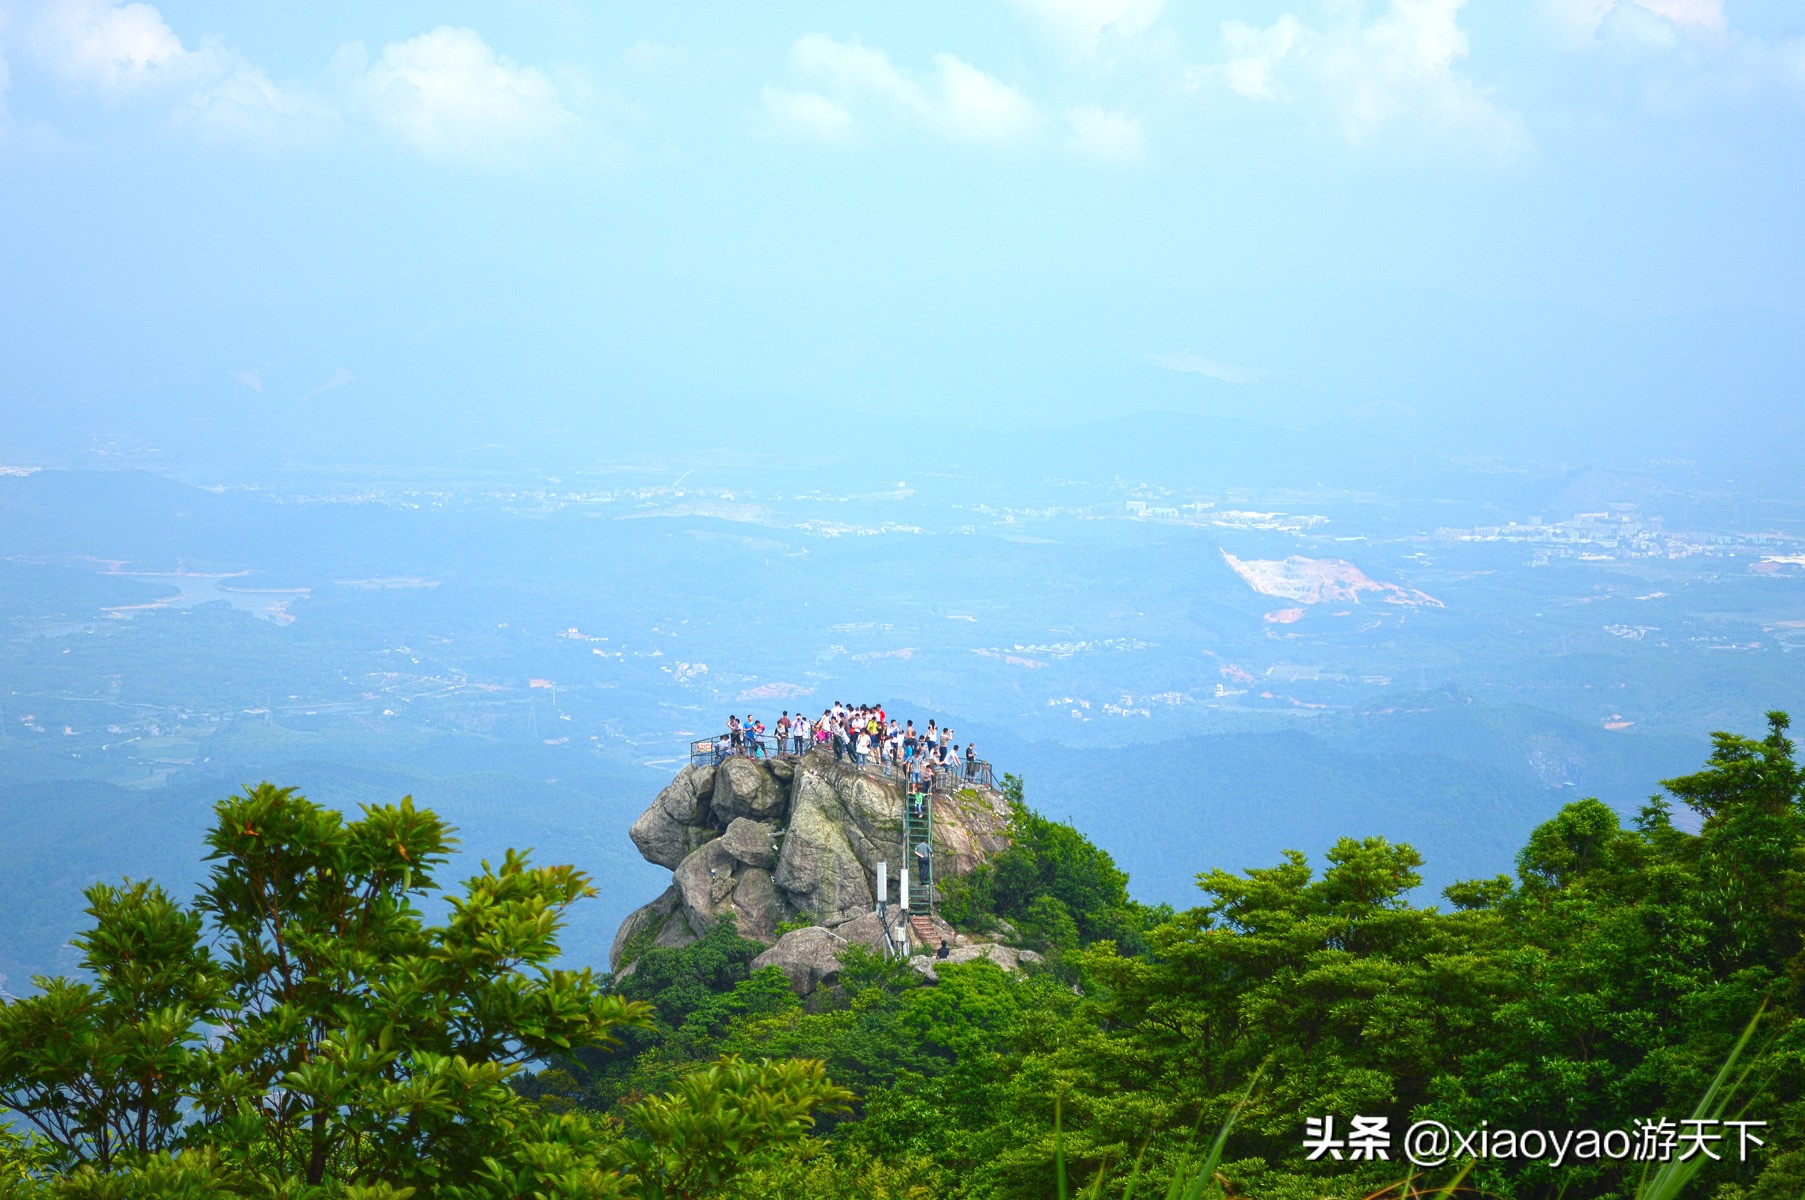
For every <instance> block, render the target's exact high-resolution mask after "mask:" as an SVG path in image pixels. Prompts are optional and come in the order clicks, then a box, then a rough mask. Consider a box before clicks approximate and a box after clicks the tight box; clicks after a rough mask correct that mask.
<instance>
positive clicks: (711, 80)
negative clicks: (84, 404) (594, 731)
mask: <svg viewBox="0 0 1805 1200" xmlns="http://www.w3.org/2000/svg"><path fill="white" fill-rule="evenodd" d="M0 87H3V90H0V279H3V280H4V285H3V286H4V290H3V293H0V304H3V305H4V309H0V315H4V316H6V317H7V318H8V324H9V325H10V326H11V327H12V330H13V334H12V337H11V339H10V341H9V343H8V346H7V347H6V349H8V357H9V358H10V359H11V361H12V364H13V370H12V371H11V372H8V373H10V374H11V375H12V376H13V378H11V379H7V378H5V377H4V376H3V375H0V404H3V403H10V404H18V403H20V402H21V401H22V399H23V398H30V399H32V400H33V401H34V402H37V403H39V404H58V403H63V402H65V401H66V402H68V403H72V404H73V403H77V402H79V401H81V400H82V398H84V397H86V398H92V397H95V396H111V397H118V396H122V395H126V394H128V393H130V392H131V391H132V389H140V390H141V389H143V388H146V387H151V386H160V385H168V386H170V387H177V388H178V389H179V387H180V386H183V385H184V384H183V381H188V382H189V383H192V384H193V385H194V386H195V387H197V388H201V389H202V390H205V389H208V388H218V387H225V388H228V389H230V388H233V387H237V388H242V389H245V390H247V391H248V392H249V393H251V394H253V395H263V394H266V389H268V390H269V391H276V390H281V389H283V388H285V389H287V390H286V392H284V394H285V395H289V396H292V397H294V398H296V399H297V401H298V400H300V399H304V398H308V397H317V396H318V395H320V394H323V391H322V389H323V390H324V391H331V390H334V389H340V390H345V389H351V388H353V387H354V386H357V387H363V388H365V389H366V390H367V391H368V392H369V397H368V401H366V402H377V403H381V402H383V401H384V400H385V399H386V398H388V397H390V396H391V395H392V394H393V393H396V392H397V391H406V390H407V386H408V383H407V381H408V380H420V379H425V378H430V377H435V376H434V372H435V371H439V372H441V373H443V372H447V371H449V372H450V373H451V374H455V375H457V376H458V377H459V378H465V377H468V376H469V375H470V369H469V368H468V367H460V368H457V369H456V370H455V371H452V370H451V369H450V368H448V367H446V366H445V365H444V362H445V361H447V360H446V359H445V353H446V352H445V351H443V349H442V348H435V347H439V343H438V342H435V341H434V339H435V338H438V339H440V340H441V341H443V340H446V339H449V340H451V341H458V340H460V336H459V335H457V334H456V333H455V331H456V330H458V329H464V328H478V327H482V328H502V327H511V328H522V329H528V330H530V332H529V333H528V334H525V335H523V336H524V339H525V340H524V341H520V340H519V339H516V344H518V345H526V343H529V342H530V343H531V345H530V346H529V347H528V348H526V349H523V350H521V351H520V357H521V363H519V364H516V366H520V367H521V368H522V369H523V370H524V371H525V372H526V374H527V375H530V376H532V377H533V378H535V379H561V380H572V379H575V380H581V379H583V378H585V377H587V376H591V375H593V376H594V377H595V378H596V379H600V380H604V383H603V384H602V385H599V386H598V389H597V390H596V391H595V393H594V394H587V393H583V390H582V388H581V387H580V386H578V385H576V384H572V385H570V387H569V388H567V389H566V390H567V391H568V393H569V395H570V396H581V398H579V399H568V400H567V401H553V400H546V401H545V403H547V404H549V405H554V406H555V405H556V404H559V403H569V404H578V405H580V406H583V407H585V408H586V409H590V410H595V411H606V410H608V409H609V407H610V406H611V405H616V406H618V405H622V404H635V403H638V404H658V405H667V404H668V405H677V406H679V407H681V405H682V404H684V403H686V402H687V401H685V400H684V397H689V398H690V400H694V398H695V397H696V396H701V395H704V394H707V395H712V396H715V397H730V396H734V395H742V396H755V397H766V398H768V397H772V396H778V397H790V398H793V399H794V400H795V402H796V403H799V404H800V403H808V404H816V403H831V402H832V400H833V398H834V397H835V396H841V395H848V394H853V395H864V394H882V395H884V396H885V397H886V398H889V399H892V400H894V401H895V402H896V403H899V404H904V405H907V406H910V407H911V410H912V411H921V412H923V413H942V412H948V411H953V410H950V409H948V408H946V407H944V404H952V403H954V402H955V401H956V405H957V409H956V410H957V411H958V412H959V413H960V414H963V415H969V414H970V413H972V412H973V411H974V408H973V406H974V405H975V406H976V409H975V411H978V412H983V411H986V409H985V406H986V405H987V404H989V403H990V401H991V399H995V403H996V405H997V407H996V412H995V415H996V416H997V418H998V419H1000V420H1010V419H1019V418H1021V417H1023V416H1027V415H1033V414H1034V413H1037V412H1040V413H1048V414H1051V415H1053V416H1055V417H1058V418H1060V419H1074V418H1077V417H1082V416H1084V415H1088V414H1094V413H1098V412H1108V411H1113V410H1116V409H1121V408H1124V407H1126V408H1133V407H1137V406H1152V407H1158V406H1159V405H1161V404H1166V403H1171V402H1174V401H1172V399H1171V397H1172V396H1173V395H1175V394H1177V393H1175V392H1174V391H1173V389H1174V388H1182V387H1185V386H1190V385H1193V384H1196V385H1199V386H1205V387H1209V388H1216V389H1218V391H1222V392H1224V393H1232V394H1233V395H1234V396H1235V397H1241V396H1243V395H1245V396H1250V397H1262V396H1275V395H1280V394H1282V392H1283V387H1284V385H1286V384H1287V383H1290V384H1293V385H1296V386H1297V387H1301V388H1304V389H1306V390H1308V389H1317V390H1318V391H1320V390H1321V389H1323V388H1324V387H1331V386H1333V385H1334V384H1333V381H1335V380H1347V381H1350V382H1349V387H1350V388H1351V389H1352V392H1358V393H1360V395H1358V396H1354V397H1353V399H1362V397H1364V399H1366V400H1370V399H1371V395H1368V394H1367V393H1374V394H1376V393H1379V392H1383V393H1385V394H1387V395H1393V396H1395V397H1397V398H1399V399H1400V400H1401V402H1403V403H1406V404H1417V405H1421V404H1425V403H1429V404H1432V403H1433V397H1432V396H1430V395H1428V393H1431V392H1433V391H1434V390H1435V389H1436V387H1437V386H1440V384H1438V382H1437V381H1438V380H1439V381H1446V380H1449V379H1455V378H1458V377H1459V375H1460V374H1461V372H1462V370H1463V369H1471V370H1472V371H1489V370H1491V369H1492V365H1493V364H1495V363H1498V362H1509V361H1510V360H1511V359H1512V352H1511V350H1510V348H1509V347H1508V346H1502V345H1497V344H1493V345H1488V346H1482V345H1475V344H1470V343H1471V342H1472V339H1474V338H1475V337H1480V335H1479V334H1476V333H1475V331H1476V330H1477V331H1482V330H1484V329H1487V328H1494V329H1497V330H1498V331H1499V336H1500V337H1501V338H1504V339H1506V340H1508V339H1509V338H1510V337H1514V336H1517V335H1518V332H1520V331H1521V330H1531V332H1528V333H1523V334H1522V336H1523V337H1525V338H1527V339H1529V340H1530V341H1535V340H1536V339H1541V340H1542V342H1546V341H1547V339H1549V338H1555V340H1556V341H1558V340H1559V338H1558V336H1557V335H1558V332H1559V331H1560V330H1563V329H1571V328H1577V327H1580V326H1584V327H1586V328H1588V329H1590V328H1593V327H1596V328H1598V329H1602V330H1609V329H1614V328H1618V327H1621V326H1624V325H1625V324H1626V323H1628V324H1631V325H1634V324H1635V323H1644V324H1645V325H1646V323H1649V322H1653V323H1655V324H1654V325H1653V326H1649V328H1653V329H1655V330H1656V331H1657V332H1655V333H1653V334H1650V335H1649V336H1650V337H1653V338H1654V339H1655V340H1656V342H1657V343H1660V344H1666V343H1669V342H1671V341H1672V340H1673V339H1674V337H1675V331H1676V330H1677V331H1679V336H1680V337H1681V338H1682V340H1683V338H1684V334H1685V331H1686V330H1687V329H1689V328H1693V327H1695V326H1694V323H1695V322H1696V327H1697V328H1701V329H1709V330H1711V331H1714V332H1712V333H1711V335H1710V337H1708V338H1705V339H1704V341H1705V342H1706V343H1708V344H1701V347H1700V350H1699V355H1700V359H1699V361H1698V362H1695V363H1693V364H1692V366H1691V367H1690V368H1689V369H1690V370H1693V371H1694V372H1695V373H1696V374H1697V375H1698V377H1699V378H1710V377H1712V373H1713V372H1716V374H1717V377H1720V378H1721V377H1724V376H1726V375H1729V376H1734V377H1736V378H1738V379H1740V378H1742V377H1743V376H1745V375H1748V374H1755V375H1760V374H1763V373H1765V374H1767V375H1770V376H1771V375H1772V374H1773V373H1774V372H1776V371H1785V370H1789V369H1790V367H1789V366H1787V365H1786V363H1790V362H1791V360H1786V362H1785V363H1779V362H1778V360H1776V363H1772V364H1770V363H1766V362H1765V360H1764V359H1763V357H1762V356H1763V355H1765V354H1767V353H1768V349H1763V347H1769V345H1770V343H1785V342H1786V341H1788V340H1790V338H1791V337H1792V334H1793V333H1794V332H1796V329H1795V325H1796V322H1797V321H1798V320H1799V319H1800V318H1801V317H1805V289H1802V287H1801V278H1802V271H1801V268H1802V267H1805V255H1802V253H1801V250H1802V245H1801V221H1800V217H1799V213H1800V211H1801V202H1800V192H1801V189H1800V183H1801V170H1800V168H1801V155H1802V154H1805V137H1801V133H1802V132H1805V120H1802V118H1805V8H1802V7H1801V6H1799V5H1797V4H1796V3H1781V2H1778V0H1766V2H1757V3H1736V2H1734V0H1532V2H1528V3H1508V4H1506V3H1486V4H1463V3H1461V2H1460V0H1390V2H1385V0H1372V2H1368V3H1359V2H1355V0H1281V2H1278V3H1253V2H1244V0H1216V2H1212V3H1176V2H1174V3H1162V2H1161V0H1003V2H999V3H989V4H986V3H972V2H965V3H958V4H923V5H910V6H896V5H877V4H857V3H839V4H788V5H762V6H756V8H754V6H747V5H728V4H690V5H649V4H648V5H588V4H575V3H559V2H552V0H543V2H538V0H513V2H511V3H489V4H468V3H438V4H432V5H426V4H414V3H405V2H390V3H385V4H383V5H380V6H372V5H367V4H339V3H325V2H322V3H314V4H309V5H305V6H299V5H274V4H250V3H244V2H242V0H240V2H236V3H223V2H215V3H181V2H173V0H172V2H169V3H163V4H160V5H155V6H153V5H150V4H145V3H132V4H118V3H112V2H109V0H0ZM1454 311H1458V312H1460V313H1463V314H1466V316H1465V317H1464V318H1463V319H1462V320H1461V321H1458V322H1455V324H1456V325H1458V326H1459V329H1460V330H1464V331H1465V332H1464V333H1463V332H1459V331H1458V330H1454V329H1453V328H1452V327H1443V326H1442V325H1441V324H1439V322H1440V321H1441V318H1442V317H1443V316H1445V315H1446V314H1447V313H1449V312H1454ZM1750 314H1754V315H1750ZM335 321H338V322H341V325H342V327H341V325H335ZM385 322H387V324H385ZM352 327H355V328H354V329H353V328H352ZM377 328H381V329H382V330H384V331H386V332H385V333H384V334H383V336H382V337H378V336H377V335H375V334H373V333H371V332H370V331H371V330H373V329H377ZM1726 329H1727V330H1728V331H1729V332H1728V333H1726V332H1725V331H1726ZM448 330H450V331H453V332H449V333H448V332H447V331H448ZM1750 330H1753V331H1755V332H1753V333H1748V331H1750ZM359 331H361V332H359ZM1535 331H1540V332H1535ZM1745 333H1747V334H1748V337H1752V338H1753V339H1754V342H1753V343H1752V344H1751V345H1752V347H1753V348H1750V347H1749V346H1745V347H1743V348H1742V349H1739V350H1737V351H1735V354H1736V356H1737V361H1736V362H1733V363H1725V362H1720V361H1713V360H1712V356H1714V355H1715V356H1721V355H1723V354H1725V353H1726V351H1725V350H1724V346H1725V345H1726V344H1727V343H1726V342H1725V340H1724V339H1725V337H1729V338H1730V340H1731V341H1732V342H1734V341H1735V340H1736V337H1738V336H1741V335H1743V334H1745ZM360 338H361V340H360ZM610 338H612V339H613V340H610ZM335 339H336V340H335ZM385 339H386V340H385ZM410 339H411V341H410ZM1438 339H1439V340H1438ZM1462 339H1466V340H1462ZM1764 339H1765V340H1764ZM462 340H467V339H462ZM1480 340H1483V338H1480ZM1629 340H1630V341H1631V342H1634V341H1635V338H1633V337H1632V338H1630V339H1629ZM1745 340H1746V339H1745ZM1525 344H1528V343H1527V342H1526V343H1525ZM1537 344H1538V345H1539V344H1541V342H1538V343H1537ZM1626 344H1627V343H1626ZM1549 345H1552V343H1549ZM597 347H601V349H597ZM1557 352H1558V354H1559V355H1564V356H1566V358H1565V359H1563V360H1562V362H1563V363H1564V364H1565V365H1566V366H1572V367H1574V368H1575V369H1579V368H1581V367H1583V365H1584V363H1585V361H1586V359H1587V347H1586V346H1585V345H1581V344H1563V346H1562V347H1560V348H1559V349H1558V351H1557V350H1554V349H1549V350H1547V351H1546V353H1547V354H1556V353H1557ZM1623 352H1624V353H1626V354H1633V353H1634V352H1633V351H1629V350H1625V351H1623ZM1537 353H1542V351H1537ZM435 355H437V358H436V359H435ZM1074 356H1078V357H1077V358H1075V357H1074ZM598 357H600V358H605V359H607V362H606V363H598V361H597V359H598ZM1078 358H1082V359H1083V364H1082V365H1075V364H1077V362H1078ZM1425 364H1432V366H1430V365H1425ZM1556 366H1557V367H1561V364H1556ZM508 369H512V368H508ZM1562 369H1564V367H1562ZM535 373H536V374H535ZM289 376H292V378H289ZM266 377H267V379H266ZM1012 379H1015V380H1027V381H1029V382H1027V383H1023V384H1022V385H1021V386H1019V387H1015V388H1013V390H1012V386H1011V384H1010V383H1009V381H1010V380H1012ZM278 380H280V381H281V382H280V384H278ZM335 380H336V381H337V382H334V381H335ZM958 380H967V381H972V380H975V381H976V382H972V383H970V385H969V387H965V388H964V389H963V390H962V387H961V385H959V384H958V383H957V382H956V381H958ZM197 381H198V382H197ZM233 381H236V382H233ZM748 381H750V382H748ZM1068 385H1069V386H1068ZM422 386H424V385H422ZM483 386H484V388H486V389H488V390H487V391H483V389H478V391H482V393H483V394H484V395H489V394H492V392H493V386H494V381H493V380H490V381H489V382H487V383H485V384H484V385H483ZM535 386H536V385H535ZM384 388H387V389H388V391H387V392H385V391H384V390H383V389H384ZM873 389H877V392H873ZM527 390H530V388H529V389H527ZM557 390H558V387H557V386H550V387H549V388H548V391H547V394H548V395H549V393H550V392H554V391H557ZM1068 393H1069V394H1068ZM473 395H474V393H473ZM8 397H10V399H8ZM949 397H951V399H948V398H949ZM160 402H161V403H168V404H172V405H177V406H178V407H179V405H180V400H179V398H177V399H169V400H166V401H160ZM761 402H762V401H761ZM1350 402H1351V401H1350ZM395 403H398V404H399V403H402V401H401V400H399V399H397V400H395ZM469 403H471V404H473V405H478V406H480V404H481V403H482V401H481V400H480V399H471V400H470V401H469ZM695 403H697V404H699V405H701V407H699V408H697V409H695V411H700V412H706V411H711V410H710V409H709V408H708V406H707V402H705V401H695ZM1225 403H1228V402H1225ZM1232 403H1235V404H1241V405H1244V406H1249V407H1251V409H1253V410H1255V411H1257V410H1258V408H1259V406H1260V405H1261V404H1262V403H1267V401H1265V400H1262V399H1257V398H1256V399H1248V400H1242V399H1235V400H1234V401H1232ZM937 406H941V407H937Z"/></svg>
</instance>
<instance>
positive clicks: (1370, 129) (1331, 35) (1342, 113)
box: [1188, 0, 1528, 158]
mask: <svg viewBox="0 0 1805 1200" xmlns="http://www.w3.org/2000/svg"><path fill="white" fill-rule="evenodd" d="M1464 2H1465V0H1390V2H1389V3H1388V5H1387V6H1386V9H1385V11H1384V12H1383V13H1381V14H1379V15H1378V16H1377V17H1374V18H1373V19H1371V20H1367V19H1366V14H1365V10H1364V8H1362V7H1360V6H1357V5H1353V6H1350V5H1347V4H1343V3H1334V4H1330V5H1328V6H1327V8H1328V14H1327V15H1328V20H1327V21H1326V22H1325V23H1324V24H1323V25H1322V27H1320V28H1319V27H1317V26H1314V25H1311V24H1310V23H1308V22H1307V21H1305V20H1304V19H1302V18H1300V17H1298V16H1297V15H1296V14H1294V13H1285V14H1283V15H1282V16H1280V17H1279V18H1278V19H1277V20H1276V21H1274V22H1273V23H1272V24H1271V25H1268V26H1265V27H1264V28H1260V27H1256V26H1252V25H1248V24H1247V23H1245V22H1242V21H1225V22H1224V23H1223V25H1222V41H1223V45H1224V48H1225V49H1226V50H1227V52H1228V55H1229V57H1228V59H1227V61H1226V62H1222V63H1218V64H1215V65H1213V66H1209V67H1203V68H1194V69H1193V70H1192V71H1191V72H1189V73H1188V81H1189V82H1190V84H1191V85H1192V86H1202V85H1204V84H1206V83H1214V84H1220V85H1221V86H1223V87H1226V88H1228V89H1229V90H1230V91H1232V92H1234V93H1235V94H1236V95H1239V96H1243V97H1246V98H1247V99H1250V100H1262V101H1292V102H1297V103H1304V104H1309V105H1312V106H1313V107H1316V108H1318V109H1320V110H1321V111H1322V112H1324V113H1325V114H1326V115H1327V116H1328V117H1329V118H1330V119H1331V120H1332V121H1333V122H1334V123H1335V125H1336V126H1337V127H1338V128H1339V130H1340V132H1341V134H1342V136H1343V137H1344V138H1346V140H1347V141H1348V142H1350V143H1353V144H1356V145H1358V144H1362V143H1366V142H1370V141H1372V140H1374V139H1375V138H1377V137H1378V135H1380V134H1381V133H1382V132H1384V131H1387V130H1394V129H1395V130H1398V131H1403V132H1407V133H1408V134H1410V135H1413V136H1417V137H1427V138H1430V139H1433V140H1439V141H1443V142H1448V143H1453V144H1457V145H1460V146H1461V147H1463V148H1465V149H1468V150H1472V151H1475V152H1477V153H1478V154H1480V155H1481V156H1483V157H1488V158H1509V157H1512V156H1514V155H1515V154H1517V153H1518V152H1520V151H1521V150H1522V149H1523V148H1524V147H1525V146H1526V145H1527V143H1528V135H1527V133H1526V131H1525V130H1524V128H1523V124H1522V121H1521V119H1520V118H1519V117H1518V116H1517V115H1516V114H1514V113H1510V112H1505V111H1503V110H1500V109H1499V108H1497V107H1496V106H1495V105H1493V103H1492V101H1491V98H1490V96H1489V94H1488V90H1487V89H1486V88H1484V87H1482V86H1481V85H1479V84H1478V83H1476V82H1475V81H1473V80H1472V79H1470V78H1469V77H1467V76H1466V75H1465V74H1464V73H1462V71H1461V70H1460V63H1461V62H1462V60H1464V59H1465V58H1466V57H1467V54H1468V44H1467V35H1466V31H1465V30H1464V29H1462V28H1461V26H1460V22H1459V13H1460V9H1461V7H1462V5H1463V3H1464Z"/></svg>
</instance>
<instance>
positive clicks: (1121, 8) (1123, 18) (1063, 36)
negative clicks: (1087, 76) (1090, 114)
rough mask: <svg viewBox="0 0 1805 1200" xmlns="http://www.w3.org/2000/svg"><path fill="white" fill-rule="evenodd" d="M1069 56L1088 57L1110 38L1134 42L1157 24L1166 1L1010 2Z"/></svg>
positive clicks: (1031, 0)
mask: <svg viewBox="0 0 1805 1200" xmlns="http://www.w3.org/2000/svg"><path fill="white" fill-rule="evenodd" d="M1009 3H1010V7H1012V8H1014V9H1016V10H1017V11H1018V12H1020V13H1022V14H1023V15H1025V16H1027V17H1028V18H1029V19H1030V20H1032V21H1034V22H1035V23H1036V24H1038V25H1039V26H1040V27H1041V28H1042V29H1044V30H1046V32H1047V34H1048V35H1049V36H1050V37H1052V38H1053V40H1054V41H1056V42H1058V43H1059V44H1060V45H1061V46H1063V47H1064V48H1065V49H1066V50H1068V51H1069V52H1071V53H1073V54H1076V55H1079V56H1080V57H1089V56H1091V55H1093V54H1095V53H1097V50H1098V48H1099V45H1100V44H1101V43H1103V42H1104V41H1106V40H1108V39H1110V38H1112V37H1113V38H1120V39H1128V38H1137V37H1139V36H1141V35H1142V34H1143V33H1146V32H1147V30H1148V29H1149V28H1151V27H1152V25H1153V23H1154V22H1155V21H1157V20H1159V16H1160V13H1161V11H1162V10H1164V8H1165V6H1166V5H1165V0H1009Z"/></svg>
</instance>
